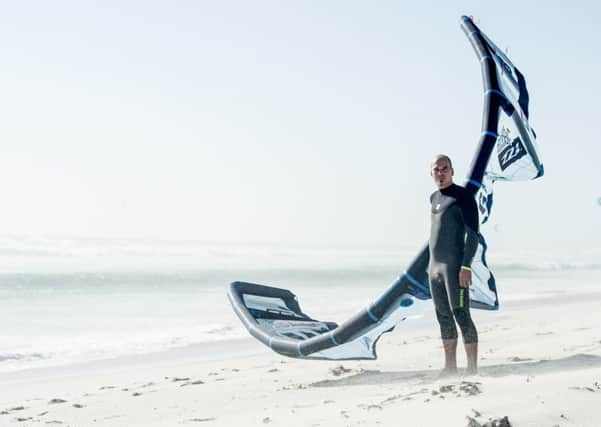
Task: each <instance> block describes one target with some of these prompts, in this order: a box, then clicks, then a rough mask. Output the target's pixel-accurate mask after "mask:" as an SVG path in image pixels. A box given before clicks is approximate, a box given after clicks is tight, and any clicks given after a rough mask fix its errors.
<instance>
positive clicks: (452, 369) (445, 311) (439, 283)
mask: <svg viewBox="0 0 601 427" xmlns="http://www.w3.org/2000/svg"><path fill="white" fill-rule="evenodd" d="M430 277H431V278H430V293H431V294H432V301H434V307H435V309H436V319H437V320H438V324H439V325H440V336H441V338H442V347H443V349H444V369H443V370H442V371H441V373H440V376H447V375H454V374H456V373H457V327H456V326H455V320H454V319H453V312H452V311H451V306H450V305H449V297H448V295H447V290H446V286H445V283H444V281H443V280H442V276H440V275H435V274H431V276H430Z"/></svg>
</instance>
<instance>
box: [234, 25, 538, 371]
mask: <svg viewBox="0 0 601 427" xmlns="http://www.w3.org/2000/svg"><path fill="white" fill-rule="evenodd" d="M461 27H462V29H463V31H464V32H465V34H466V35H467V37H468V38H469V40H470V42H471V43H472V46H473V48H474V51H475V52H476V55H477V57H478V60H479V61H480V64H481V67H482V80H483V83H484V111H483V117H482V119H483V120H482V134H481V136H480V140H479V142H478V146H477V150H476V154H475V156H474V159H473V160H472V164H471V167H470V173H469V174H468V178H467V181H466V184H465V187H466V189H467V190H468V191H470V192H471V193H472V194H474V197H475V198H476V201H477V204H478V208H479V210H480V222H481V223H485V222H486V221H487V220H488V218H489V216H490V212H491V208H492V200H493V197H492V195H493V184H494V182H495V181H498V180H502V181H516V180H530V179H534V178H538V177H540V176H542V174H543V166H542V163H541V161H540V157H539V155H538V153H537V149H536V136H535V133H534V131H533V130H532V128H531V127H530V125H529V123H528V117H529V111H528V101H529V96H528V91H527V89H526V81H525V79H524V76H523V74H522V73H521V72H520V71H519V70H518V69H517V68H516V67H515V66H514V65H513V63H512V62H511V61H510V60H509V58H508V57H507V56H506V55H505V54H504V53H503V52H502V51H500V50H499V49H498V48H497V47H496V46H495V44H494V43H493V42H492V41H491V40H490V39H489V38H488V37H487V36H486V35H485V34H484V33H483V32H482V31H480V29H479V28H478V27H477V26H476V25H475V24H474V23H473V22H472V20H471V19H470V18H467V17H465V16H464V17H462V22H461ZM485 256H486V242H485V240H484V237H483V236H482V235H480V244H479V246H478V250H477V252H476V256H475V259H474V262H473V263H472V286H470V300H471V306H472V307H474V308H481V309H488V310H496V309H498V306H499V304H498V299H497V291H496V285H495V279H494V276H493V275H492V273H491V272H490V270H489V269H488V266H487V265H486V258H485ZM428 262H429V249H428V246H427V245H426V246H425V247H424V248H423V249H422V250H421V251H420V252H419V253H418V254H417V256H416V257H415V259H414V260H413V262H411V263H410V265H409V267H408V268H407V271H405V272H404V273H403V274H402V275H401V276H400V277H399V278H398V279H397V280H396V281H395V282H394V283H393V284H392V285H391V286H389V287H388V289H387V290H386V291H385V292H384V293H383V294H382V295H381V296H380V297H379V298H377V299H376V300H375V301H374V302H373V303H372V304H370V305H369V306H368V307H366V308H365V309H363V310H361V311H360V312H359V313H357V314H355V315H354V316H353V317H351V318H350V319H348V320H347V321H345V322H343V323H341V324H340V325H338V324H336V323H333V322H324V321H319V320H316V319H312V318H311V317H309V316H308V315H306V314H305V313H303V311H302V310H301V308H300V305H299V303H298V300H297V298H296V296H295V295H294V294H293V293H292V292H290V291H288V290H285V289H279V288H274V287H270V286H263V285H258V284H253V283H246V282H234V283H232V284H231V285H230V288H229V292H228V298H229V300H230V302H231V304H232V307H233V308H234V311H235V312H236V314H237V315H238V317H239V318H240V320H242V323H244V325H245V326H246V328H247V329H248V331H249V332H250V334H251V335H253V336H254V337H255V338H257V339H258V340H259V341H261V342H263V343H264V344H266V345H267V346H269V347H271V348H272V349H273V350H274V351H276V352H278V353H281V354H283V355H286V356H291V357H298V358H306V359H332V360H344V359H375V358H376V343H377V341H378V339H379V338H380V336H381V335H382V334H383V333H384V332H388V331H391V330H392V329H393V328H394V327H395V325H396V324H397V323H399V322H400V321H402V320H403V319H404V318H405V317H406V316H405V313H406V312H407V310H408V309H409V307H411V305H412V304H413V302H414V298H419V299H428V298H430V289H429V285H428V283H429V280H428V274H427V270H428Z"/></svg>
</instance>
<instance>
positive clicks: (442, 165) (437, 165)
mask: <svg viewBox="0 0 601 427" xmlns="http://www.w3.org/2000/svg"><path fill="white" fill-rule="evenodd" d="M430 175H432V178H434V184H436V187H438V189H439V190H442V189H443V188H447V187H448V186H450V185H451V184H452V183H453V168H452V167H451V165H450V164H449V161H448V160H447V159H437V160H435V161H433V162H432V166H431V168H430Z"/></svg>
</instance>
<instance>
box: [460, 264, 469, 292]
mask: <svg viewBox="0 0 601 427" xmlns="http://www.w3.org/2000/svg"><path fill="white" fill-rule="evenodd" d="M471 284H472V272H471V271H470V270H466V269H463V268H462V269H461V270H459V286H461V287H462V288H469V287H470V285H471Z"/></svg>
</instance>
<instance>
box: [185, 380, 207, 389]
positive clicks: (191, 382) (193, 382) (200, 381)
mask: <svg viewBox="0 0 601 427" xmlns="http://www.w3.org/2000/svg"><path fill="white" fill-rule="evenodd" d="M200 384H204V381H202V380H196V381H188V382H187V383H183V384H181V385H180V387H185V386H187V385H200Z"/></svg>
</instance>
